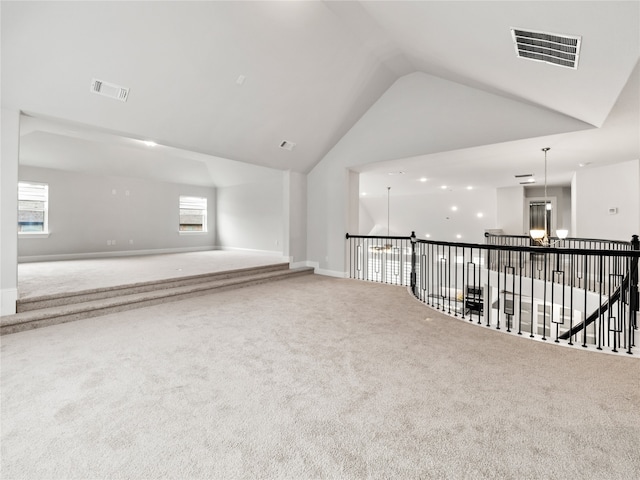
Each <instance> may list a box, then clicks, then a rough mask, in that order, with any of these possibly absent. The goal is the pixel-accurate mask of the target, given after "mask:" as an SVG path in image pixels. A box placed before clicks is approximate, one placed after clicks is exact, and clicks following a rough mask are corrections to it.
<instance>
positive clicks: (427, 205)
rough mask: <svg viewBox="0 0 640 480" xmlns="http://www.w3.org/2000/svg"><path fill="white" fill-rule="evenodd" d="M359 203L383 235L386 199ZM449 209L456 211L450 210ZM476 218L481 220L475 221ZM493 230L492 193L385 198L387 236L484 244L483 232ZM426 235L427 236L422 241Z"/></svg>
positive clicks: (470, 192) (453, 193)
mask: <svg viewBox="0 0 640 480" xmlns="http://www.w3.org/2000/svg"><path fill="white" fill-rule="evenodd" d="M360 202H361V204H362V205H363V207H364V209H365V210H366V211H367V213H368V214H369V215H370V216H371V217H372V218H373V220H374V222H375V224H376V225H377V226H378V227H380V226H382V227H383V228H382V229H379V231H380V232H383V233H382V234H383V235H386V234H387V197H386V196H377V197H372V196H366V197H361V199H360ZM452 207H456V208H457V210H455V211H454V210H452ZM478 214H482V216H481V217H478ZM493 228H496V191H495V190H494V189H474V190H462V191H459V192H453V191H441V192H436V193H432V194H419V195H418V194H416V195H396V196H393V195H392V196H390V198H389V230H390V235H391V236H409V235H411V232H412V231H415V233H416V236H417V237H418V238H422V239H424V238H430V239H432V240H442V241H451V242H466V243H484V242H485V239H484V232H485V230H486V229H493ZM367 233H368V232H367ZM365 234H366V233H365ZM427 234H429V235H430V236H429V237H426V235H427ZM458 235H460V237H458Z"/></svg>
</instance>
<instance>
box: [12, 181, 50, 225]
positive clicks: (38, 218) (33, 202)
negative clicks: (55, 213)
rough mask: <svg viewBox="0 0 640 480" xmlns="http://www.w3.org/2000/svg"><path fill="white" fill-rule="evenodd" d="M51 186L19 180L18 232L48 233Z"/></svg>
mask: <svg viewBox="0 0 640 480" xmlns="http://www.w3.org/2000/svg"><path fill="white" fill-rule="evenodd" d="M48 231H49V186H48V185H46V184H43V183H28V182H18V232H19V233H48Z"/></svg>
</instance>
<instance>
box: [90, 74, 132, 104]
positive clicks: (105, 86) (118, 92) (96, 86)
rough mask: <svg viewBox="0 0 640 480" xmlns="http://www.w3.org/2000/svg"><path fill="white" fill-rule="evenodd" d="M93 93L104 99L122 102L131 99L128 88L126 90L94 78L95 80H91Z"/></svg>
mask: <svg viewBox="0 0 640 480" xmlns="http://www.w3.org/2000/svg"><path fill="white" fill-rule="evenodd" d="M91 91H92V92H93V93H97V94H98V95H102V96H104V97H109V98H113V99H115V100H120V101H121V102H126V101H127V98H129V89H128V88H124V87H121V86H120V85H115V84H113V83H109V82H105V81H102V80H98V79H97V78H94V79H93V80H91Z"/></svg>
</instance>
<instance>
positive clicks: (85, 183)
mask: <svg viewBox="0 0 640 480" xmlns="http://www.w3.org/2000/svg"><path fill="white" fill-rule="evenodd" d="M19 172H20V173H19V178H20V180H21V181H32V182H41V183H47V184H48V185H49V231H50V235H49V237H48V238H29V236H27V235H23V236H21V237H20V239H19V248H18V255H19V258H20V260H21V261H28V260H47V259H55V258H80V257H86V256H105V255H120V254H125V253H126V254H133V253H151V252H156V251H157V252H160V251H189V250H201V249H212V248H213V247H214V238H215V210H216V209H215V189H213V188H209V187H201V186H191V185H180V184H175V183H166V182H157V181H152V180H143V179H138V178H127V177H117V176H106V175H93V174H86V173H80V172H69V171H63V170H54V169H46V168H37V167H28V166H20V171H19ZM180 195H193V196H202V197H207V208H208V217H209V218H208V232H206V233H196V234H184V233H183V234H180V233H179V196H180ZM113 240H115V245H113V244H112V245H108V244H107V243H108V241H109V242H110V243H111V242H112V241H113Z"/></svg>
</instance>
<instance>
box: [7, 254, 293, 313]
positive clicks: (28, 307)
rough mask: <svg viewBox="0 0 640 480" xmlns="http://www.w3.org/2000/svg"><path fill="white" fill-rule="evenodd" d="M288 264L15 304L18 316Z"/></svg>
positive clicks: (272, 269) (277, 268)
mask: <svg viewBox="0 0 640 480" xmlns="http://www.w3.org/2000/svg"><path fill="white" fill-rule="evenodd" d="M288 269H289V264H288V263H277V264H271V265H262V266H257V267H248V268H241V269H236V270H227V271H221V272H213V273H205V274H200V275H190V276H184V277H174V278H168V279H163V280H154V281H149V282H139V283H130V284H124V285H118V286H116V287H104V288H94V289H89V290H79V291H75V292H65V293H59V294H54V295H44V296H39V297H31V298H24V299H19V300H18V301H17V302H16V310H17V312H18V313H22V312H29V311H32V310H41V309H43V308H49V307H59V306H63V305H71V304H74V303H84V302H90V301H92V300H102V299H105V298H111V297H120V296H123V295H129V294H133V293H144V292H151V291H156V290H165V289H171V288H175V287H181V286H187V285H195V284H201V283H206V282H211V281H217V280H225V279H231V278H240V277H246V276H249V275H256V274H260V273H267V272H276V271H283V270H285V271H286V270H288Z"/></svg>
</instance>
